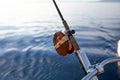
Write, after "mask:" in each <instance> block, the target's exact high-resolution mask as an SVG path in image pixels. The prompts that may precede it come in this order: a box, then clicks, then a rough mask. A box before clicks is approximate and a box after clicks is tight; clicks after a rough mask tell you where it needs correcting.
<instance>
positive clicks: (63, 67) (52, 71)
mask: <svg viewBox="0 0 120 80" xmlns="http://www.w3.org/2000/svg"><path fill="white" fill-rule="evenodd" d="M14 6H16V5H13V6H12V7H10V8H7V7H5V6H2V7H4V9H5V11H4V12H2V11H1V12H2V13H1V15H0V17H1V19H0V80H80V79H81V78H82V77H84V72H83V70H82V68H81V66H80V65H79V63H78V60H77V58H76V56H75V55H74V54H71V55H67V56H65V57H61V56H58V55H57V53H56V52H55V50H54V48H53V44H52V38H53V34H54V32H56V31H59V30H62V29H63V26H62V24H61V21H60V18H59V16H58V14H57V12H56V10H55V8H54V5H53V4H52V2H50V3H49V4H48V3H37V4H35V3H32V4H31V3H27V4H23V6H24V7H22V6H20V5H18V6H17V8H14V9H13V7H14ZM59 6H60V8H61V11H62V13H63V15H64V17H65V19H66V20H67V21H68V23H69V25H70V28H71V29H74V30H76V34H75V38H76V39H77V41H78V44H79V45H80V47H81V48H83V49H84V50H85V52H86V53H87V55H88V57H89V59H90V61H91V63H92V64H95V63H98V62H101V61H102V60H104V59H106V58H108V57H112V56H115V55H116V42H117V40H118V39H120V3H59ZM7 9H10V11H8V10H7ZM18 9H19V10H18ZM0 10H2V9H0ZM7 11H8V12H9V13H8V14H9V15H10V16H9V15H8V14H7V13H5V12H7ZM13 13H14V14H13ZM3 15H5V16H6V17H7V18H5V16H3ZM2 19H3V20H2ZM99 79H100V80H120V67H118V65H117V63H113V64H110V65H108V66H106V67H105V73H104V74H101V75H99Z"/></svg>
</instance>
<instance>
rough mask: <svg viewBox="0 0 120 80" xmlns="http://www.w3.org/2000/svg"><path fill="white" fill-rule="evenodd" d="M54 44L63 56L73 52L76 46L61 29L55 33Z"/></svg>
mask: <svg viewBox="0 0 120 80" xmlns="http://www.w3.org/2000/svg"><path fill="white" fill-rule="evenodd" d="M53 44H54V48H55V50H56V52H57V53H58V54H59V55H61V56H65V55H67V54H71V53H73V51H74V48H73V46H72V44H71V42H70V40H69V37H68V36H67V35H65V34H64V33H63V32H61V31H59V32H56V33H55V34H54V36H53Z"/></svg>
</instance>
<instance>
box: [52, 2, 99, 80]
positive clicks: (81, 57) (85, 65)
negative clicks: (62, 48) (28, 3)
mask: <svg viewBox="0 0 120 80" xmlns="http://www.w3.org/2000/svg"><path fill="white" fill-rule="evenodd" d="M53 3H54V5H55V7H56V9H57V12H58V14H59V16H60V18H61V20H62V23H63V25H64V28H65V31H66V33H65V34H66V35H67V36H68V37H69V40H70V42H71V44H72V46H73V48H74V52H75V54H76V56H77V58H78V60H79V63H80V64H81V65H82V68H83V70H84V73H85V74H87V73H88V70H89V67H90V66H91V63H90V61H89V60H88V57H87V56H86V53H85V52H84V50H83V49H81V50H80V48H79V46H78V43H77V42H76V40H75V38H74V37H73V35H72V34H73V33H72V31H71V30H70V28H69V26H68V24H67V22H66V21H65V19H64V18H63V16H62V13H61V12H60V9H59V8H58V6H57V4H56V2H55V0H53ZM79 50H80V51H79ZM94 80H98V79H97V77H94Z"/></svg>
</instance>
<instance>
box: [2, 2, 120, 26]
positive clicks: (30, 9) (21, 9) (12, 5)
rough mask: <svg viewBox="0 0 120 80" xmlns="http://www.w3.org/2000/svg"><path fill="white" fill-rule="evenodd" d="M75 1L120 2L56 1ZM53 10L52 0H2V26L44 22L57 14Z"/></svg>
mask: <svg viewBox="0 0 120 80" xmlns="http://www.w3.org/2000/svg"><path fill="white" fill-rule="evenodd" d="M75 1H82V2H100V1H104V2H105V1H106V2H120V0H56V2H57V3H59V2H75ZM42 3H48V4H42ZM53 8H54V6H53V4H52V0H0V25H3V24H12V23H13V24H15V23H18V24H19V23H20V22H26V21H32V20H36V19H39V18H41V19H42V20H43V19H48V18H47V16H48V12H49V14H50V15H52V14H53V13H52V12H55V11H50V10H51V9H53ZM45 10H46V12H45ZM18 24H17V25H18ZM20 24H21V23H20Z"/></svg>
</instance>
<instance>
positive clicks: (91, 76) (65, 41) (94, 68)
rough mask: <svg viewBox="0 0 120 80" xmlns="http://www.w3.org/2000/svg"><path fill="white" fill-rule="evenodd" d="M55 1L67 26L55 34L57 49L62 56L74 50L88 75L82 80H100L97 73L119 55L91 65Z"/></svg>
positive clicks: (117, 59) (54, 41)
mask: <svg viewBox="0 0 120 80" xmlns="http://www.w3.org/2000/svg"><path fill="white" fill-rule="evenodd" d="M53 3H54V5H55V7H56V9H57V12H58V14H59V16H60V18H61V20H62V23H63V25H64V28H65V31H64V32H61V31H60V32H56V33H55V34H54V38H53V43H54V48H55V50H56V51H57V53H58V54H59V55H61V56H65V55H67V54H70V53H73V51H74V53H75V55H76V57H77V59H78V61H79V63H80V64H81V66H82V68H83V70H84V73H85V75H86V76H85V77H84V78H83V79H82V80H98V78H97V75H98V74H100V73H103V72H104V69H103V66H104V65H105V64H107V63H111V62H116V61H120V58H119V57H115V58H110V59H106V60H104V61H103V62H102V63H101V64H95V65H91V63H90V61H89V59H88V57H87V55H86V53H85V51H84V50H83V49H81V48H80V47H79V45H78V43H77V41H76V40H75V38H74V36H73V34H74V33H75V31H74V30H70V28H69V25H68V24H67V22H66V20H65V19H64V18H63V15H62V13H61V11H60V9H59V8H58V6H57V4H56V2H55V0H53ZM71 45H72V46H71Z"/></svg>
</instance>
